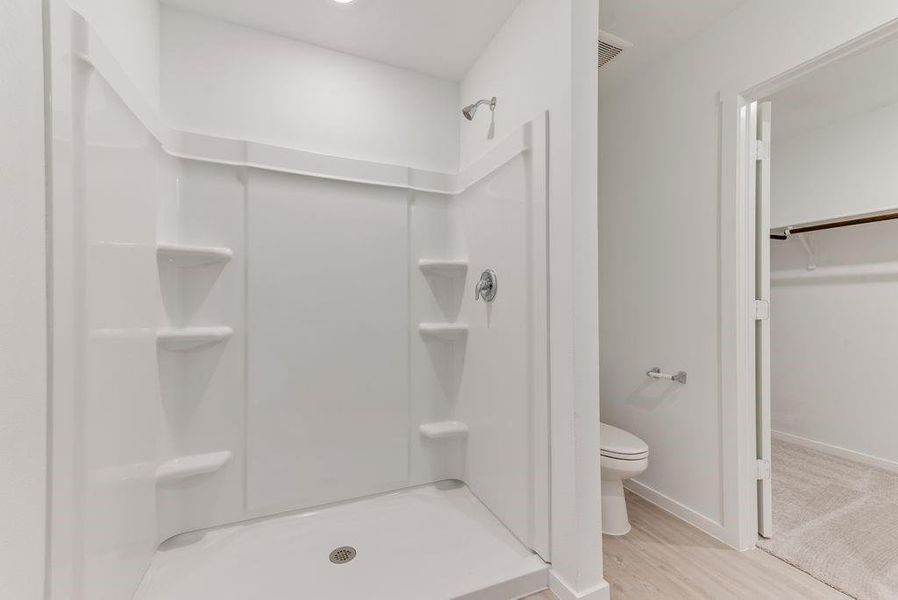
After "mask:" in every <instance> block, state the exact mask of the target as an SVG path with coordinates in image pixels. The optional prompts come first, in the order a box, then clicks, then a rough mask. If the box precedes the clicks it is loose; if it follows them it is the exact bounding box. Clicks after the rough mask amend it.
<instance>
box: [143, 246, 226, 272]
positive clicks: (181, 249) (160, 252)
mask: <svg viewBox="0 0 898 600" xmlns="http://www.w3.org/2000/svg"><path fill="white" fill-rule="evenodd" d="M156 256H158V257H159V258H160V259H162V260H165V261H166V262H168V263H171V264H173V265H175V266H177V267H205V266H208V265H214V264H219V263H223V262H227V261H229V260H231V258H232V257H233V256H234V252H233V251H232V250H231V249H230V248H220V247H216V246H191V245H187V244H171V243H162V244H158V245H157V246H156Z"/></svg>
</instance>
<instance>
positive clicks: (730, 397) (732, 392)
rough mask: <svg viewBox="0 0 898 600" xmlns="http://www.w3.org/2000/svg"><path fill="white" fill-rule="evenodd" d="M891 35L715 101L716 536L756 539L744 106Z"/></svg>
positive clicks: (847, 46)
mask: <svg viewBox="0 0 898 600" xmlns="http://www.w3.org/2000/svg"><path fill="white" fill-rule="evenodd" d="M896 37H898V19H893V20H891V21H889V22H888V23H885V24H883V25H881V26H880V27H877V28H876V29H873V30H871V31H868V32H866V33H864V34H862V35H860V36H858V37H856V38H854V39H852V40H850V41H848V42H846V43H844V44H841V45H839V46H836V47H835V48H833V49H831V50H829V51H827V52H824V53H823V54H820V55H819V56H817V57H815V58H813V59H811V60H809V61H806V62H804V63H801V64H799V65H797V66H795V67H793V68H791V69H788V70H786V71H783V72H782V73H780V74H779V75H776V76H775V77H772V78H770V79H767V80H765V81H762V82H759V83H757V84H755V85H753V86H751V87H749V88H746V89H743V90H738V89H728V90H722V91H721V92H720V94H719V103H720V190H719V192H720V238H719V242H720V257H719V261H720V262H719V269H720V271H719V273H720V279H719V280H720V288H719V295H720V316H719V320H720V339H719V350H720V380H719V388H720V397H721V399H722V401H721V460H722V464H721V473H722V481H723V507H722V512H723V523H722V524H723V527H724V530H725V531H726V538H727V539H725V540H724V541H725V542H727V543H728V544H730V545H731V546H733V547H735V548H738V549H740V550H747V549H749V548H753V547H754V546H755V544H756V542H757V540H758V498H757V464H756V456H757V449H756V437H755V436H756V430H757V424H756V418H757V411H756V404H755V366H754V352H755V336H754V302H753V301H754V298H751V297H750V291H751V290H752V289H753V287H754V286H753V285H752V283H753V282H754V279H755V276H756V273H755V265H754V264H753V261H754V254H753V253H752V252H750V247H749V244H754V240H755V236H756V234H757V230H756V226H755V223H754V221H753V219H750V218H749V217H750V214H749V206H750V204H749V203H750V202H751V203H753V202H754V198H753V197H752V198H749V195H748V191H749V190H748V185H747V177H748V173H749V164H748V161H749V160H750V156H749V155H748V152H747V139H746V138H747V136H746V133H747V122H746V114H745V113H746V107H747V106H748V105H749V104H750V103H751V102H754V101H757V100H760V99H762V98H764V97H766V96H769V95H771V94H773V93H775V92H777V91H780V90H782V89H784V88H786V87H788V86H789V85H791V84H792V83H794V82H795V81H796V80H798V79H799V78H801V77H804V76H805V75H808V74H809V73H811V72H813V71H815V70H817V69H819V68H821V67H824V66H826V65H828V64H829V63H831V62H833V61H836V60H839V59H841V58H845V57H848V56H851V55H852V54H855V53H857V52H860V51H862V50H864V49H866V48H869V47H871V46H873V45H876V44H879V43H882V42H885V41H888V40H892V39H895V38H896Z"/></svg>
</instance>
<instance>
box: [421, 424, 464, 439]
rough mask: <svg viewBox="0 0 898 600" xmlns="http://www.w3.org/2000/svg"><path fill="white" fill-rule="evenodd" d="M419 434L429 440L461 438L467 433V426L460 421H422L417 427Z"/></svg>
mask: <svg viewBox="0 0 898 600" xmlns="http://www.w3.org/2000/svg"><path fill="white" fill-rule="evenodd" d="M418 431H419V432H421V435H423V436H424V437H426V438H428V439H431V440H442V439H446V438H461V437H466V436H467V435H468V426H467V425H465V424H464V423H462V422H460V421H440V422H438V423H423V424H422V425H421V426H419V427H418Z"/></svg>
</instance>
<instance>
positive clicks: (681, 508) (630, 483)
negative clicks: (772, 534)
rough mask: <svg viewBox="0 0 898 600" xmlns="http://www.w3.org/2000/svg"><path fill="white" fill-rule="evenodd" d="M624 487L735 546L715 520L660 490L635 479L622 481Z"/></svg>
mask: <svg viewBox="0 0 898 600" xmlns="http://www.w3.org/2000/svg"><path fill="white" fill-rule="evenodd" d="M624 488H625V489H627V490H629V491H631V492H633V493H634V494H636V495H637V496H639V497H641V498H643V499H645V500H648V501H649V502H651V503H652V504H654V505H655V506H657V507H658V508H660V509H662V510H664V511H666V512H669V513H670V514H672V515H673V516H675V517H677V518H678V519H680V520H682V521H686V522H687V523H689V524H690V525H692V526H693V527H695V528H697V529H700V530H702V531H704V532H705V533H707V534H708V535H710V536H711V537H713V538H715V539H717V540H719V541H721V542H723V543H724V544H726V545H728V546H732V547H734V548H735V546H734V545H733V544H732V543H730V541H729V539H730V536H729V535H728V532H727V531H726V529H724V528H723V525H721V524H720V523H718V522H717V521H714V520H712V519H709V518H708V517H706V516H705V515H703V514H701V513H699V512H696V511H694V510H692V509H691V508H689V507H688V506H685V505H683V504H680V503H679V502H677V501H676V500H674V499H673V498H670V497H668V496H665V495H664V494H662V493H661V492H659V491H657V490H655V489H653V488H650V487H649V486H647V485H645V484H644V483H640V482H639V481H636V480H635V479H628V480H627V481H624Z"/></svg>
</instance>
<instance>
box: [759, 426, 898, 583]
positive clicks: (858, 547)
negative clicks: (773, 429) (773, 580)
mask: <svg viewBox="0 0 898 600" xmlns="http://www.w3.org/2000/svg"><path fill="white" fill-rule="evenodd" d="M773 530H774V536H773V538H772V539H769V540H762V541H761V542H760V543H759V544H758V546H759V547H760V548H761V549H762V550H765V551H767V552H769V553H770V554H772V555H774V556H776V557H778V558H780V559H782V560H784V561H786V562H788V563H790V564H792V565H794V566H796V567H798V568H799V569H801V570H802V571H805V572H806V573H809V574H810V575H812V576H813V577H815V578H817V579H819V580H820V581H823V582H824V583H827V584H829V585H830V586H832V587H834V588H836V589H838V590H841V591H843V592H845V593H846V594H848V595H850V596H854V597H855V598H859V599H862V600H867V599H877V600H878V599H883V600H886V599H887V600H895V599H896V598H898V473H892V472H890V471H885V470H882V469H877V468H874V467H869V466H867V465H864V464H861V463H857V462H854V461H850V460H847V459H844V458H839V457H836V456H832V455H830V454H825V453H823V452H818V451H816V450H811V449H809V448H805V447H803V446H798V445H796V444H791V443H787V442H783V441H779V440H774V442H773Z"/></svg>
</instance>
